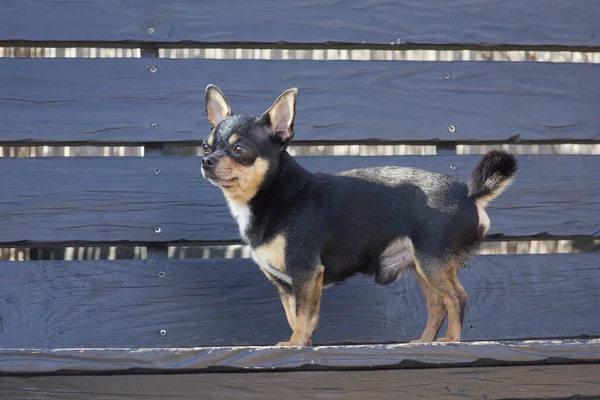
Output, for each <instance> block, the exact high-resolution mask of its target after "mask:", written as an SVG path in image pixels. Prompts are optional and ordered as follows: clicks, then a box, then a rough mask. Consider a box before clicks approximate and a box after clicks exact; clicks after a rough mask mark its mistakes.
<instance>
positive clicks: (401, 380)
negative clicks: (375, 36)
mask: <svg viewBox="0 0 600 400" xmlns="http://www.w3.org/2000/svg"><path fill="white" fill-rule="evenodd" d="M599 375H600V365H555V366H543V367H540V366H522V367H510V368H508V367H492V368H482V367H479V368H460V369H456V368H441V369H415V370H403V371H386V370H381V371H337V372H293V373H282V372H278V373H246V374H240V373H235V374H227V373H215V374H200V375H183V374H180V375H132V376H52V377H33V378H22V377H4V378H0V396H1V397H2V399H3V400H22V399H27V400H47V399H60V400H80V399H81V398H82V397H83V398H85V399H89V400H106V399H110V400H130V399H142V400H151V399H152V400H156V399H178V400H197V399H198V398H200V397H201V398H206V399H230V398H235V399H253V400H254V399H265V400H280V399H289V400H296V399H297V400H304V399H308V398H310V399H338V398H343V399H348V400H363V399H365V398H369V399H378V400H379V399H396V398H409V399H415V400H421V399H422V400H429V399H443V400H464V399H487V400H500V399H523V400H524V399H531V400H534V399H542V398H543V399H548V400H553V399H556V400H559V399H566V398H569V399H580V400H586V399H589V400H593V399H596V398H597V397H598V396H600V384H598V376H599Z"/></svg>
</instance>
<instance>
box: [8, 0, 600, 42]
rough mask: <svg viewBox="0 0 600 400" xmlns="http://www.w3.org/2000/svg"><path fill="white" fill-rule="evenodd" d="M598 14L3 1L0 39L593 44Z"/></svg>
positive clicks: (583, 9)
mask: <svg viewBox="0 0 600 400" xmlns="http://www.w3.org/2000/svg"><path fill="white" fill-rule="evenodd" d="M598 20H600V12H599V11H598V7H597V3H596V2H594V1H593V0H579V1H577V2H568V3H565V2H563V1H560V0H553V1H544V0H529V1H527V2H526V3H525V2H522V1H518V0H508V1H503V2H500V3H490V2H485V1H481V0H464V1H461V2H459V3H455V4H448V2H446V1H443V0H435V1H429V2H427V4H426V5H424V4H423V3H422V2H420V1H418V0H411V1H403V2H385V1H381V0H379V1H366V0H353V1H350V2H345V3H342V4H340V3H339V2H335V1H332V0H328V1H315V0H304V1H300V0H295V1H292V2H286V3H285V4H278V5H273V3H272V2H269V1H266V0H261V1H253V2H240V1H232V0H228V1H222V2H210V1H187V2H180V1H162V0H161V1H159V0H128V1H126V2H125V1H120V0H92V1H86V2H71V1H68V2H67V1H61V2H52V1H51V2H40V1H34V0H4V1H3V4H2V13H0V39H4V40H13V39H14V40H42V41H45V40H67V41H73V40H78V41H84V40H86V41H87V40H92V41H120V40H134V41H164V42H179V41H202V42H231V41H233V42H280V41H287V42H309V43H325V42H330V41H334V42H354V43H358V44H361V43H362V44H364V43H367V44H370V43H374V44H384V45H389V44H390V43H392V44H403V43H411V42H412V43H442V44H443V43H458V44H461V43H478V44H490V43H497V44H525V45H574V46H598V45H600V38H599V35H597V34H596V30H597V29H598ZM30 21H36V23H35V24H32V23H30ZM531 21H536V23H535V24H532V23H531ZM150 29H152V30H150Z"/></svg>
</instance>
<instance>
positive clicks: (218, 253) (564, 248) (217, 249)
mask: <svg viewBox="0 0 600 400" xmlns="http://www.w3.org/2000/svg"><path fill="white" fill-rule="evenodd" d="M597 252H600V239H563V240H501V241H486V242H483V243H482V245H481V248H480V250H479V252H478V253H477V254H479V255H507V254H577V253H597ZM155 255H156V257H159V258H168V259H211V258H251V252H250V249H249V248H248V247H247V246H244V245H241V244H232V245H221V246H167V245H165V247H164V248H162V249H159V251H157V252H155ZM32 256H33V259H35V260H67V261H69V260H79V261H81V260H140V259H148V256H147V249H146V247H143V246H128V247H125V246H77V247H76V246H68V247H64V248H58V247H56V248H31V247H20V248H14V247H13V248H0V261H30V260H31V259H32ZM156 257H155V258H156Z"/></svg>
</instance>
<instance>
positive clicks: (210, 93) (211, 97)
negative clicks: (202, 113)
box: [204, 84, 231, 129]
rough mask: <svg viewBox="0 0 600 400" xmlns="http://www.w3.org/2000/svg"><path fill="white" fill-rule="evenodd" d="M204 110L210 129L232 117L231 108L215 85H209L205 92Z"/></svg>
mask: <svg viewBox="0 0 600 400" xmlns="http://www.w3.org/2000/svg"><path fill="white" fill-rule="evenodd" d="M204 108H205V110H206V118H208V123H209V124H210V129H215V126H217V124H218V123H219V122H221V121H223V120H224V119H225V118H227V117H229V116H230V115H231V107H229V103H227V99H226V98H225V95H224V94H223V92H221V90H220V89H219V88H218V87H216V86H215V85H212V84H210V85H208V86H207V87H206V90H205V91H204Z"/></svg>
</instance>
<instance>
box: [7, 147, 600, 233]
mask: <svg viewBox="0 0 600 400" xmlns="http://www.w3.org/2000/svg"><path fill="white" fill-rule="evenodd" d="M479 159H480V156H427V157H423V156H400V157H335V156H331V157H299V158H298V160H299V161H300V163H301V164H303V165H304V166H306V167H307V168H308V169H310V170H312V171H341V170H345V169H351V168H356V167H366V166H381V165H403V166H413V167H420V168H426V169H429V170H433V171H438V172H443V173H447V174H449V175H452V176H455V177H457V178H459V179H463V180H464V179H467V178H468V177H469V175H470V174H471V171H472V170H473V169H474V167H475V165H476V163H477V162H478V161H479ZM519 160H520V172H519V176H518V178H517V179H516V181H515V183H514V184H513V185H512V186H511V187H510V188H509V189H508V190H507V191H506V192H505V193H503V194H502V195H501V196H500V197H499V198H498V199H497V200H495V201H494V202H493V203H492V204H490V206H489V207H488V214H489V216H490V218H491V220H492V227H491V229H490V231H489V234H490V235H500V234H503V235H507V236H526V235H538V234H540V233H544V234H549V235H555V236H566V235H597V234H598V233H599V232H598V231H599V229H600V203H599V202H598V198H600V180H599V179H598V176H597V171H599V170H600V157H595V156H520V157H519ZM200 162H201V158H200V157H147V158H139V157H138V158H135V157H134V158H127V157H115V158H54V159H52V158H37V159H36V158H26V159H10V158H0V207H1V209H2V213H0V226H2V227H3V229H1V230H0V243H5V244H8V243H38V242H52V243H56V242H68V243H85V242H89V243H108V242H117V243H119V242H120V243H127V242H133V243H148V242H185V241H206V242H215V241H236V240H239V232H238V228H237V226H236V225H235V220H234V219H233V217H231V215H230V213H229V210H228V209H227V206H226V202H225V199H224V197H223V194H222V192H221V190H220V189H218V188H216V187H214V186H212V185H211V184H209V183H208V181H206V180H204V179H203V178H202V176H201V174H200ZM453 166H454V169H452V167H453ZM156 171H158V173H156ZM157 227H159V228H160V233H156V231H155V229H156V228H157Z"/></svg>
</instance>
